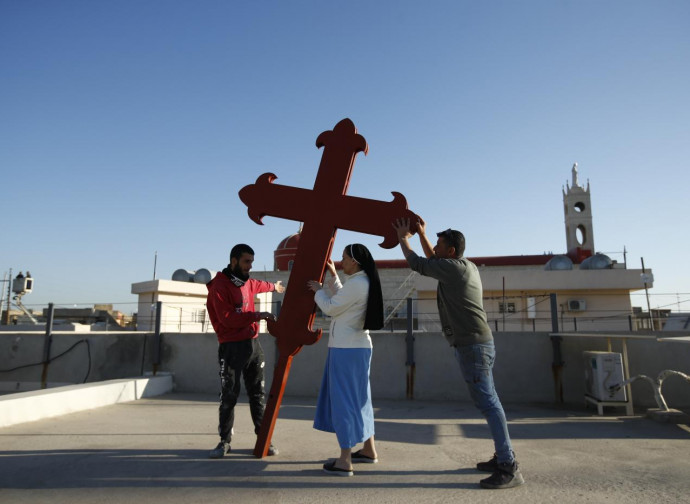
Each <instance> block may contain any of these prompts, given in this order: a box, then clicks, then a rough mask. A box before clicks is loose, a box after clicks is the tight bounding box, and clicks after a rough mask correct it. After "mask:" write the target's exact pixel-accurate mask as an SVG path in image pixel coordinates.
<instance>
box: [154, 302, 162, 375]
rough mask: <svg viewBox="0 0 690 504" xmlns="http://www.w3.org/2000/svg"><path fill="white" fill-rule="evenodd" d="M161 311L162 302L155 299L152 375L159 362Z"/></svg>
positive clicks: (155, 371)
mask: <svg viewBox="0 0 690 504" xmlns="http://www.w3.org/2000/svg"><path fill="white" fill-rule="evenodd" d="M162 312H163V302H162V301H156V329H155V333H154V338H153V376H156V373H157V372H158V365H159V364H160V363H161V317H162Z"/></svg>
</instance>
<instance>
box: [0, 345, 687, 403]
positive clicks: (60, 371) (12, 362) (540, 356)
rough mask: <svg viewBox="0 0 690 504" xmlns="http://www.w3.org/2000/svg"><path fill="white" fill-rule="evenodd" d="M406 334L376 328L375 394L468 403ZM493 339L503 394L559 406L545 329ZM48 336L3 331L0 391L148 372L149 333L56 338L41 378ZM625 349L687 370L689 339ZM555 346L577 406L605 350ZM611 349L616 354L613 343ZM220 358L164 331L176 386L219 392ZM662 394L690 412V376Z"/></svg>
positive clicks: (645, 387) (211, 348) (454, 377)
mask: <svg viewBox="0 0 690 504" xmlns="http://www.w3.org/2000/svg"><path fill="white" fill-rule="evenodd" d="M658 335H659V336H662V335H665V334H664V333H658ZM405 337H406V334H405V333H404V332H380V333H373V334H372V340H373V342H374V352H373V358H372V366H371V386H372V394H373V396H374V398H375V399H376V398H382V399H383V398H385V399H405V398H406V397H408V392H412V394H413V398H414V399H420V400H454V401H456V400H457V401H470V398H469V395H468V393H467V389H466V386H465V384H464V382H463V380H462V376H461V374H460V370H459V368H458V365H457V362H456V361H455V358H454V356H453V349H452V348H451V347H449V346H448V344H447V343H446V341H445V339H444V338H443V337H442V336H441V334H439V333H418V334H415V341H414V363H415V366H414V370H412V368H411V367H409V366H407V365H406V359H407V345H406V341H405ZM327 338H328V334H324V337H323V338H322V340H321V341H319V342H318V343H316V344H315V345H312V346H305V347H303V349H302V351H301V352H300V353H299V354H297V355H296V356H295V357H294V359H293V362H292V368H291V372H290V377H289V381H288V384H287V387H286V390H285V393H286V395H288V396H307V397H315V396H316V395H317V393H318V390H319V386H320V384H321V374H322V371H323V365H324V362H325V358H326V353H327V351H328V345H327ZM495 340H496V349H497V358H496V365H495V368H494V378H495V382H496V388H497V390H498V393H499V396H500V397H501V400H502V401H503V402H504V403H506V404H509V403H525V402H530V403H535V402H536V403H553V402H555V399H556V387H555V382H554V375H553V370H552V362H553V353H552V352H553V351H552V343H551V339H550V338H549V335H548V333H526V332H516V333H508V332H504V333H501V332H499V333H496V334H495ZM260 341H261V344H262V346H263V348H264V353H265V354H266V390H267V392H268V390H269V389H270V386H271V380H272V378H273V367H274V364H275V362H276V346H275V340H274V338H273V337H272V336H270V335H269V334H261V335H260ZM44 342H45V336H44V335H42V334H40V333H0V382H2V383H3V385H4V386H3V388H4V389H5V390H4V392H8V391H10V390H11V389H13V388H16V390H26V388H22V387H25V385H22V384H26V383H29V382H34V383H36V384H40V382H41V380H42V379H43V378H45V380H46V381H47V382H49V384H50V383H82V382H83V381H84V378H85V377H86V381H87V382H94V381H103V380H112V379H117V378H129V377H134V376H141V375H142V374H143V373H145V372H151V371H154V366H153V364H152V362H153V360H152V359H153V358H154V355H156V348H155V338H154V336H153V335H152V334H150V333H149V334H144V333H126V332H119V333H90V334H79V333H76V334H75V333H69V334H65V333H62V334H54V335H53V341H52V345H51V357H52V358H53V359H54V360H53V361H52V362H51V363H50V364H49V366H48V369H47V371H46V374H45V377H44V376H43V366H42V365H41V364H40V363H41V361H42V356H43V351H44ZM627 346H628V355H629V359H630V374H631V376H635V375H639V374H645V375H647V376H650V377H656V376H657V375H658V373H659V372H660V371H662V370H664V369H674V370H676V371H682V372H684V373H686V374H690V345H687V344H680V343H663V342H658V341H656V340H628V342H627ZM70 348H71V349H70ZM561 349H562V357H563V360H564V361H565V366H564V367H563V370H562V383H563V398H564V401H565V402H566V403H578V404H582V403H583V401H584V399H583V398H584V381H585V380H584V361H583V357H582V353H583V352H584V351H586V350H599V351H605V350H606V340H605V339H604V338H601V339H598V338H597V339H593V338H584V337H583V338H579V337H568V338H564V340H563V341H562V343H561ZM65 351H67V353H64V352H65ZM613 351H616V352H620V351H621V350H620V346H619V345H618V344H617V342H616V341H615V340H614V342H613ZM63 353H64V354H63ZM60 354H63V355H61V356H59V355H60ZM216 354H217V342H216V336H215V334H213V333H208V334H200V333H190V334H179V333H175V334H163V335H162V336H161V347H160V364H159V365H157V366H156V369H155V370H156V371H167V372H171V373H172V374H173V375H174V382H175V389H176V390H177V391H180V392H201V393H215V392H217V390H218V370H217V355H216ZM57 356H59V357H57ZM56 357H57V358H56ZM31 364H38V365H31ZM8 370H11V371H8ZM87 374H88V377H87ZM13 384H15V385H14V387H13ZM37 386H38V385H37ZM408 386H411V390H408ZM632 391H633V399H634V404H635V406H636V407H656V402H655V400H654V395H653V393H652V389H651V387H650V385H649V383H647V382H646V381H643V380H640V381H637V382H635V383H633V385H632ZM663 394H664V397H665V399H666V401H667V403H668V405H669V407H671V408H678V409H687V408H690V383H689V382H687V381H684V380H682V379H680V378H677V377H669V378H668V379H667V380H666V381H665V382H664V385H663Z"/></svg>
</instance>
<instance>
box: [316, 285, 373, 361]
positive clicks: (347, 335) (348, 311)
mask: <svg viewBox="0 0 690 504" xmlns="http://www.w3.org/2000/svg"><path fill="white" fill-rule="evenodd" d="M368 297H369V277H367V274H366V273H365V272H364V271H358V272H357V273H355V274H354V275H352V276H350V277H349V278H348V279H347V280H346V281H345V285H343V284H342V283H341V282H340V278H338V275H336V276H331V277H330V278H329V279H328V280H327V281H326V282H324V288H323V289H321V290H319V291H317V292H316V294H315V295H314V301H316V304H317V305H318V307H319V308H320V309H321V311H322V312H324V313H325V314H326V315H329V316H330V317H331V329H330V333H329V335H328V346H329V348H330V347H332V348H371V347H372V346H371V337H370V336H369V331H368V330H366V329H364V318H365V316H366V312H367V299H368Z"/></svg>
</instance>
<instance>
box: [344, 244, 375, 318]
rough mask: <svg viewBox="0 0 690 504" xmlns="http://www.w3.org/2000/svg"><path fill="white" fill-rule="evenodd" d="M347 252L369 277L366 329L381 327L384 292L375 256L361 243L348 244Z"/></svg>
mask: <svg viewBox="0 0 690 504" xmlns="http://www.w3.org/2000/svg"><path fill="white" fill-rule="evenodd" d="M345 253H346V254H347V255H348V256H349V257H351V258H352V259H353V260H354V261H355V262H356V263H357V264H359V265H360V267H361V268H362V270H363V271H364V273H366V274H367V277H369V296H368V298H367V313H366V316H365V317H364V329H371V330H377V329H381V328H382V327H383V293H382V292H381V279H380V278H379V272H378V270H377V269H376V263H375V262H374V258H373V257H372V256H371V252H369V249H368V248H366V247H365V246H364V245H362V244H361V243H353V244H352V245H348V246H347V247H345Z"/></svg>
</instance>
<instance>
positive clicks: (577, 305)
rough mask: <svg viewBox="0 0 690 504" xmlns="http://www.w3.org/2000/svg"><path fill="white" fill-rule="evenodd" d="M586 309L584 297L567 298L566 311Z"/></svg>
mask: <svg viewBox="0 0 690 504" xmlns="http://www.w3.org/2000/svg"><path fill="white" fill-rule="evenodd" d="M586 309H587V304H586V303H585V300H584V299H569V300H568V311H585V310H586Z"/></svg>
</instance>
